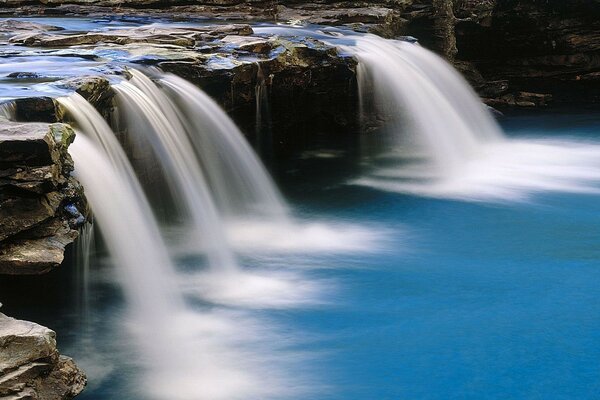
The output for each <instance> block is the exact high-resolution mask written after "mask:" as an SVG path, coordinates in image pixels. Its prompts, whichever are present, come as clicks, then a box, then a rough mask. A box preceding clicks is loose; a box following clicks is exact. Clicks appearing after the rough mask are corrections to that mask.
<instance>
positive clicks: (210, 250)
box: [113, 70, 237, 271]
mask: <svg viewBox="0 0 600 400" xmlns="http://www.w3.org/2000/svg"><path fill="white" fill-rule="evenodd" d="M113 88H114V90H115V91H116V93H117V104H118V108H119V114H120V115H121V116H123V117H124V119H125V124H124V129H125V130H126V131H127V134H128V135H129V136H130V137H134V138H135V142H141V141H149V142H150V145H151V147H152V149H153V150H154V152H155V155H156V159H157V160H158V161H159V162H160V163H161V164H162V166H163V169H164V171H165V172H166V175H167V179H168V180H169V183H170V184H171V185H172V192H173V195H174V197H176V198H179V201H178V203H179V204H182V205H183V207H184V211H183V213H185V214H186V216H188V217H189V218H190V219H191V221H192V222H193V224H192V225H193V232H194V238H195V240H196V241H197V242H196V243H198V242H200V243H203V245H204V247H205V251H206V254H207V257H208V262H209V266H210V267H211V269H213V270H222V271H227V270H231V269H235V268H236V264H237V262H236V260H235V256H234V255H233V253H232V252H231V251H230V249H229V247H228V244H227V239H226V235H225V232H224V231H223V226H222V223H221V221H220V217H219V215H218V212H217V208H216V206H215V204H214V201H213V197H212V195H211V192H210V188H209V186H208V184H207V182H206V179H205V175H204V172H203V170H202V168H201V165H200V163H199V161H198V158H197V156H196V154H195V152H194V147H193V145H192V143H191V142H190V140H189V137H188V135H187V134H186V129H185V126H186V120H185V119H184V117H183V116H182V112H181V111H180V110H179V108H178V107H177V106H176V105H175V104H174V103H173V102H172V101H171V99H170V98H168V97H167V96H166V95H165V94H164V93H163V91H162V90H160V88H158V87H157V86H156V85H155V84H154V83H153V82H152V81H151V80H150V79H149V78H148V77H146V76H145V75H144V74H142V73H141V72H138V71H135V70H133V71H132V78H131V80H130V81H124V82H121V83H119V84H117V85H115V86H114V87H113Z"/></svg>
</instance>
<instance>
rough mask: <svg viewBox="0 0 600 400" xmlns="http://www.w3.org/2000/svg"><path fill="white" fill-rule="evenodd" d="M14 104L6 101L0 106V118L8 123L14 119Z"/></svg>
mask: <svg viewBox="0 0 600 400" xmlns="http://www.w3.org/2000/svg"><path fill="white" fill-rule="evenodd" d="M16 111H17V110H16V104H15V102H14V101H7V102H4V103H2V104H0V117H2V118H4V119H7V120H9V121H11V120H13V119H15V114H16Z"/></svg>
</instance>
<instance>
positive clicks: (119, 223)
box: [70, 132, 182, 362]
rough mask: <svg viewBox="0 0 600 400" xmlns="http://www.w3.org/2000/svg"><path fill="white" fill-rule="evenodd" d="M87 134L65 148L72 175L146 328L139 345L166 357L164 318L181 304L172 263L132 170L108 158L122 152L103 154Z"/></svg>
mask: <svg viewBox="0 0 600 400" xmlns="http://www.w3.org/2000/svg"><path fill="white" fill-rule="evenodd" d="M86 135H87V132H86V133H85V134H79V135H78V137H77V139H76V140H75V142H74V143H73V144H72V146H71V148H70V153H71V155H72V157H73V161H74V162H75V165H76V172H75V173H76V177H77V179H78V180H79V181H81V183H82V184H83V185H84V186H85V193H86V197H87V199H88V201H89V202H90V204H91V205H92V207H93V209H94V214H95V216H96V220H97V222H98V225H99V228H100V230H101V232H102V236H103V238H104V241H105V242H106V245H107V247H108V249H109V251H110V254H111V255H112V256H113V257H114V259H115V262H116V263H117V264H118V265H119V268H118V269H117V272H118V273H119V274H120V275H121V276H122V279H121V281H122V283H123V285H125V288H126V293H127V295H128V300H129V302H130V303H131V305H132V316H133V318H134V320H135V322H136V323H139V324H141V325H142V326H144V327H145V328H146V329H144V330H143V331H142V332H140V336H139V342H140V344H141V350H142V351H143V352H144V354H146V355H147V356H148V357H151V358H152V360H153V362H163V361H162V360H165V359H166V360H168V359H169V354H168V353H169V352H170V351H171V350H172V349H171V347H172V346H170V345H169V343H171V341H172V340H173V337H172V334H171V332H170V330H169V328H168V325H166V324H165V322H166V321H168V320H169V318H170V316H171V315H173V313H174V312H175V311H176V310H178V309H180V308H181V307H182V305H181V304H182V299H181V298H180V297H179V296H178V295H177V291H176V289H175V288H176V286H175V283H176V282H175V279H174V276H173V271H174V267H173V265H172V263H171V261H170V259H169V256H168V253H167V249H166V247H165V244H164V243H163V241H162V238H161V236H160V232H159V229H158V226H157V225H156V222H155V220H154V217H153V215H152V211H151V210H150V206H149V205H148V203H147V201H146V198H145V196H144V194H143V192H142V190H141V187H140V186H139V184H135V182H136V178H135V175H134V173H133V170H132V169H131V168H121V167H122V166H123V164H119V165H115V164H114V163H113V162H112V160H111V159H118V158H123V157H125V155H124V153H122V152H119V151H118V150H117V153H116V154H113V155H112V157H108V155H107V153H106V151H105V150H104V149H103V148H102V146H101V145H99V144H98V143H95V142H94V141H93V139H90V138H88V137H86ZM124 165H126V163H125V164H124ZM125 238H126V240H124V239H125ZM157 344H158V345H157Z"/></svg>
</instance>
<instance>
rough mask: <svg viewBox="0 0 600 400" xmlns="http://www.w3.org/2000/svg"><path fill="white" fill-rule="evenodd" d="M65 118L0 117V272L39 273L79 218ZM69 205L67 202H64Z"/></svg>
mask: <svg viewBox="0 0 600 400" xmlns="http://www.w3.org/2000/svg"><path fill="white" fill-rule="evenodd" d="M74 135H75V134H74V132H73V130H72V129H71V128H70V127H69V126H67V125H64V124H46V123H18V122H11V121H7V120H3V121H0V160H1V161H0V274H14V275H23V274H40V273H44V272H47V271H49V270H51V269H52V268H55V267H57V266H59V265H60V263H61V262H62V260H63V253H64V249H65V246H66V245H67V244H69V243H71V242H72V241H73V240H74V239H75V238H76V237H77V227H78V226H79V225H80V224H82V223H83V222H84V218H83V216H82V215H81V214H80V213H74V212H73V208H75V209H77V208H78V207H79V208H80V209H83V207H84V204H83V202H82V200H81V195H80V193H81V188H80V187H79V185H78V183H77V182H76V181H75V180H74V179H72V178H71V177H70V173H71V171H72V169H73V162H72V160H71V157H70V156H69V154H68V152H67V147H68V146H69V144H70V143H71V142H72V141H73V138H74ZM67 207H68V208H67Z"/></svg>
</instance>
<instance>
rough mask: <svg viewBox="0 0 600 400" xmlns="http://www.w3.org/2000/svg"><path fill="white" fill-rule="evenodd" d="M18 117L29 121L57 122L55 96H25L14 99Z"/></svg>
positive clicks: (20, 119) (19, 119)
mask: <svg viewBox="0 0 600 400" xmlns="http://www.w3.org/2000/svg"><path fill="white" fill-rule="evenodd" d="M14 104H15V110H16V119H17V120H18V121H28V122H56V120H57V117H56V103H55V101H54V99H53V98H51V97H46V96H41V97H24V98H19V99H16V100H14Z"/></svg>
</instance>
